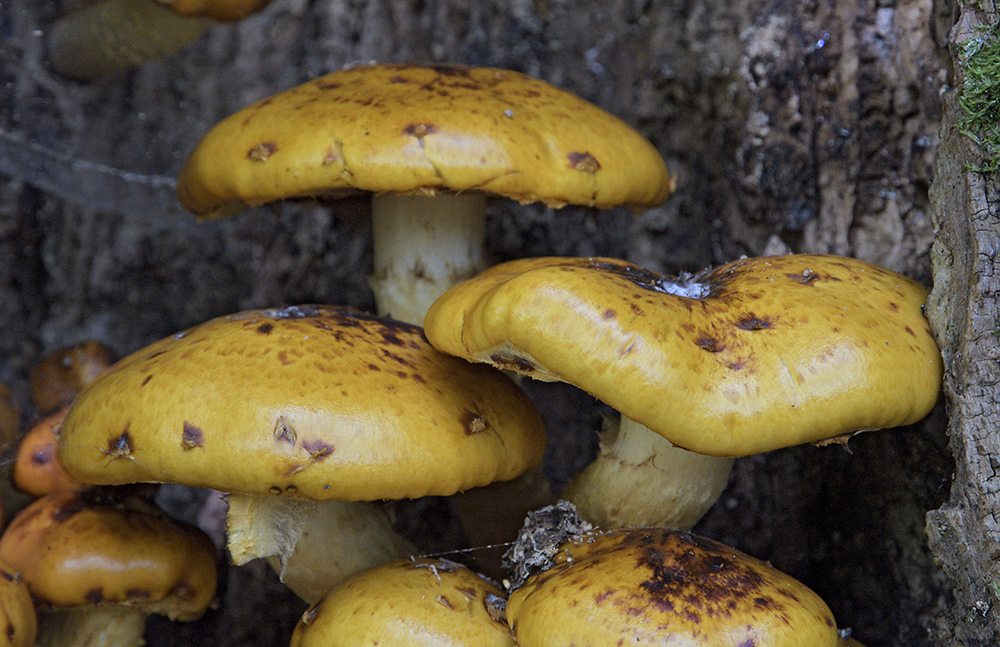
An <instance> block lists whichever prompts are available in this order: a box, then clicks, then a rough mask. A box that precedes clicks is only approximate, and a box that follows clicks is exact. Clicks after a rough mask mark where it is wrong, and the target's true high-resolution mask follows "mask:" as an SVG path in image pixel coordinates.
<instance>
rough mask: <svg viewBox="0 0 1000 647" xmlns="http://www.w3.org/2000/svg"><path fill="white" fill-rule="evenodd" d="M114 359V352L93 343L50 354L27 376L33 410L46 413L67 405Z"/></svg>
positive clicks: (116, 355)
mask: <svg viewBox="0 0 1000 647" xmlns="http://www.w3.org/2000/svg"><path fill="white" fill-rule="evenodd" d="M117 359H118V354H117V353H115V351H113V350H112V349H111V348H109V347H108V346H106V345H104V344H103V343H101V342H99V341H95V340H89V341H84V342H80V343H79V344H74V345H72V346H68V347H66V348H60V349H58V350H55V351H52V352H51V353H49V354H47V355H46V356H45V357H43V358H42V359H41V360H40V361H39V362H38V363H37V364H35V365H34V366H33V367H32V368H31V374H30V375H29V376H28V379H29V383H30V385H31V400H32V402H33V403H34V405H35V408H36V409H37V410H38V411H42V412H49V411H53V410H55V409H57V408H59V407H61V406H63V405H65V404H67V403H69V402H70V401H71V400H72V399H73V398H74V397H76V394H77V393H79V392H80V391H82V390H83V387H85V386H87V385H88V384H89V383H91V382H93V381H94V379H95V378H96V377H97V376H98V375H100V374H101V373H103V372H104V371H105V370H106V369H107V368H108V367H109V366H111V365H112V364H114V363H115V361H116V360H117Z"/></svg>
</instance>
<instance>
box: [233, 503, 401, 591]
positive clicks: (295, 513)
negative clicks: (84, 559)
mask: <svg viewBox="0 0 1000 647" xmlns="http://www.w3.org/2000/svg"><path fill="white" fill-rule="evenodd" d="M226 522H227V524H228V526H229V539H228V541H229V544H228V547H229V552H230V554H231V555H232V559H233V563H234V564H237V565H240V564H245V563H247V562H248V561H250V560H251V559H255V558H257V557H266V558H268V561H269V562H270V564H271V566H272V567H273V568H274V569H275V571H277V572H278V574H279V575H280V576H281V580H282V581H283V582H284V583H285V585H286V586H288V588H290V589H291V590H292V591H294V592H295V594H296V595H298V596H299V597H300V598H302V599H303V600H305V601H306V602H308V603H310V604H312V603H313V602H316V601H317V600H319V599H320V598H321V597H322V596H323V595H324V594H325V593H326V592H327V591H328V590H329V589H330V588H331V587H332V586H333V585H335V584H337V583H339V582H340V581H342V580H344V579H346V578H347V577H349V576H351V575H354V574H355V573H358V572H360V571H363V570H365V569H367V568H370V567H372V566H376V565H378V564H382V563H384V562H388V561H392V560H396V559H402V558H405V557H407V556H409V555H412V554H413V553H414V552H415V550H414V548H413V546H412V545H411V544H410V543H409V542H408V541H406V540H405V539H404V538H403V537H401V536H400V535H399V534H397V533H396V531H395V530H393V528H392V525H391V524H390V523H389V519H388V517H387V516H386V515H385V513H384V512H382V510H381V509H380V508H379V507H378V506H376V505H375V504H373V503H369V502H366V501H357V502H349V501H307V500H302V499H288V498H281V497H274V496H257V495H251V494H231V495H229V512H228V514H227V515H226Z"/></svg>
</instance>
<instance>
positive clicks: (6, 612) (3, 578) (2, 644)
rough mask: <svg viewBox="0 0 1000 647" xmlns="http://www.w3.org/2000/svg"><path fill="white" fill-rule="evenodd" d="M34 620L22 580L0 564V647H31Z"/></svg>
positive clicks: (35, 620)
mask: <svg viewBox="0 0 1000 647" xmlns="http://www.w3.org/2000/svg"><path fill="white" fill-rule="evenodd" d="M37 633H38V618H37V617H36V615H35V604H34V602H33V601H32V599H31V593H30V592H29V591H28V587H27V585H26V584H25V583H24V579H23V578H22V577H21V575H20V574H19V573H18V572H17V571H16V569H13V568H11V567H10V566H9V565H7V564H5V563H3V562H2V561H0V647H31V646H32V645H34V644H35V637H36V635H37Z"/></svg>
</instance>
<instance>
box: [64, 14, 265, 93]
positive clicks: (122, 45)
mask: <svg viewBox="0 0 1000 647" xmlns="http://www.w3.org/2000/svg"><path fill="white" fill-rule="evenodd" d="M270 1H271V0H89V1H79V2H75V3H70V4H72V5H73V6H72V8H71V10H70V11H68V12H67V13H66V15H64V16H63V17H61V18H59V19H58V20H57V21H56V22H55V23H54V24H53V25H52V27H51V29H50V30H49V34H48V40H47V46H48V55H49V63H50V64H51V65H52V68H53V69H54V70H55V71H56V72H58V73H60V74H62V75H64V76H68V77H71V78H75V79H79V80H83V81H89V80H92V79H96V78H99V77H101V76H105V75H107V74H110V73H112V72H115V71H118V70H122V69H127V68H130V67H134V66H136V65H140V64H141V63H144V62H146V61H149V60H153V59H157V58H162V57H164V56H168V55H170V54H173V53H175V52H178V51H180V50H181V49H183V48H184V47H186V46H187V45H189V44H191V43H192V42H194V41H195V40H196V39H197V38H198V37H199V36H201V34H202V33H203V32H204V31H205V30H206V29H208V28H209V27H210V26H211V25H213V24H216V23H217V22H233V21H236V20H240V19H241V18H243V17H245V16H247V15H249V14H251V13H253V12H255V11H258V10H260V9H262V8H263V7H264V6H265V5H267V4H268V3H269V2H270Z"/></svg>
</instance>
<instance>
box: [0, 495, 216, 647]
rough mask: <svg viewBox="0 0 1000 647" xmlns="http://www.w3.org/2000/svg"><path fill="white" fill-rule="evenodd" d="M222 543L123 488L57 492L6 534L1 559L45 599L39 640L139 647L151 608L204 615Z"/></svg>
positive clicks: (183, 616)
mask: <svg viewBox="0 0 1000 647" xmlns="http://www.w3.org/2000/svg"><path fill="white" fill-rule="evenodd" d="M215 555H216V552H215V547H214V546H213V545H212V542H211V540H209V538H208V536H207V535H205V534H204V533H203V532H201V531H200V530H198V529H197V528H195V527H194V526H191V525H188V524H183V523H181V522H178V521H175V520H173V519H171V518H170V517H168V516H166V515H165V514H164V513H162V512H161V511H160V510H159V509H158V508H156V507H155V506H154V505H152V504H151V503H149V502H148V501H146V500H145V499H143V498H141V497H137V496H134V495H131V494H128V493H126V492H124V491H120V490H117V491H111V490H96V489H91V490H81V491H60V492H54V493H52V494H48V495H46V496H44V497H42V498H40V499H38V500H36V501H35V502H34V503H32V504H31V505H29V506H28V507H27V508H25V509H24V510H22V511H21V512H20V513H18V514H17V515H16V516H15V517H14V519H13V520H12V521H11V523H10V525H9V526H8V527H7V530H6V531H5V532H4V534H3V536H2V537H0V560H3V561H4V562H6V563H7V564H9V565H10V567H11V568H12V569H14V570H15V571H17V572H18V573H20V575H21V577H22V578H23V579H24V582H25V583H26V584H27V587H28V590H29V591H30V592H31V595H32V596H34V598H35V599H36V600H38V602H39V604H40V605H41V607H42V609H41V618H40V621H39V636H38V642H37V643H36V644H37V645H38V646H39V647H57V646H58V647H74V646H80V645H115V646H116V647H139V646H140V645H142V644H144V641H143V639H142V634H143V630H144V627H145V623H146V616H147V615H148V614H150V613H158V614H162V615H166V616H167V617H169V618H170V619H172V620H180V621H192V620H195V619H197V618H199V617H200V616H201V615H202V614H203V613H204V612H205V611H206V610H207V609H208V606H209V604H210V603H211V602H212V601H213V600H214V598H215V590H216V577H217V576H216V565H215Z"/></svg>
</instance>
